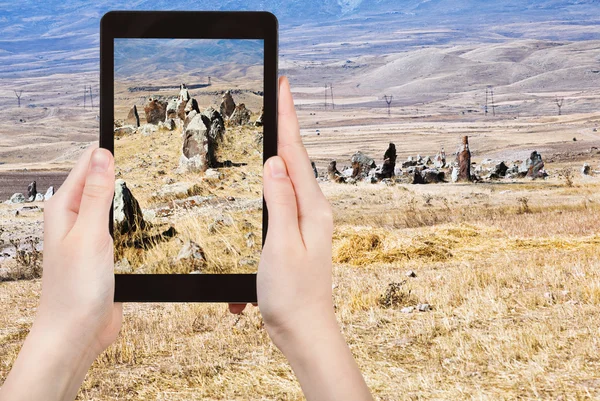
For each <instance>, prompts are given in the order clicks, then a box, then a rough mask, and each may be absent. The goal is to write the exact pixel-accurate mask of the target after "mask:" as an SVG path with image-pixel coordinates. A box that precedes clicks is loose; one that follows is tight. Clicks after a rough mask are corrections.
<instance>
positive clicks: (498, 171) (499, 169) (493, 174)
mask: <svg viewBox="0 0 600 401" xmlns="http://www.w3.org/2000/svg"><path fill="white" fill-rule="evenodd" d="M507 171H508V166H507V165H506V164H504V162H500V163H497V164H495V165H494V166H493V167H492V168H491V169H490V174H489V175H488V178H490V179H495V178H500V177H504V176H506V172H507Z"/></svg>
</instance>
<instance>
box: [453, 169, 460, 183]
mask: <svg viewBox="0 0 600 401" xmlns="http://www.w3.org/2000/svg"><path fill="white" fill-rule="evenodd" d="M458 173H459V170H458V166H452V182H458Z"/></svg>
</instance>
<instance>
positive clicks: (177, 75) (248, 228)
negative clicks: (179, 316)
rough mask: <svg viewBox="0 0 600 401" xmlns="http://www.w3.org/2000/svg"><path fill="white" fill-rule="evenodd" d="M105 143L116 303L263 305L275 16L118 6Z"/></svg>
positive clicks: (107, 81) (105, 44)
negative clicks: (111, 162) (110, 162)
mask: <svg viewBox="0 0 600 401" xmlns="http://www.w3.org/2000/svg"><path fill="white" fill-rule="evenodd" d="M100 91H101V92H100V102H101V108H100V146H101V147H103V148H106V149H109V150H110V151H111V152H113V154H114V156H115V174H116V177H115V198H114V202H113V209H112V215H111V219H110V222H109V225H110V230H111V233H112V235H113V239H114V253H115V281H116V283H115V301H119V302H232V303H245V302H256V300H257V298H256V272H257V271H258V263H259V260H260V253H261V249H262V244H263V242H264V238H265V235H266V232H267V221H268V218H267V210H266V207H265V204H264V200H263V196H262V168H263V163H264V162H265V161H266V160H267V159H268V158H269V157H271V156H273V155H275V154H276V153H277V20H276V18H275V16H274V15H272V14H270V13H266V12H196V11H173V12H171V11H169V12H137V11H136V12H130V11H112V12H109V13H107V14H106V15H104V17H103V18H102V20H101V23H100Z"/></svg>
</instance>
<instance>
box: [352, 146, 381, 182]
mask: <svg viewBox="0 0 600 401" xmlns="http://www.w3.org/2000/svg"><path fill="white" fill-rule="evenodd" d="M350 161H351V162H352V178H354V179H357V180H361V179H363V178H366V177H367V176H368V175H369V171H371V169H373V168H375V167H377V165H376V164H375V160H373V159H371V158H370V157H369V156H367V155H365V154H364V153H362V152H360V151H358V152H356V153H355V154H353V155H352V158H351V159H350Z"/></svg>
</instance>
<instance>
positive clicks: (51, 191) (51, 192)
mask: <svg viewBox="0 0 600 401" xmlns="http://www.w3.org/2000/svg"><path fill="white" fill-rule="evenodd" d="M52 196H54V187H49V188H48V190H47V191H46V193H45V194H44V200H45V201H49V200H50V198H52Z"/></svg>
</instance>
